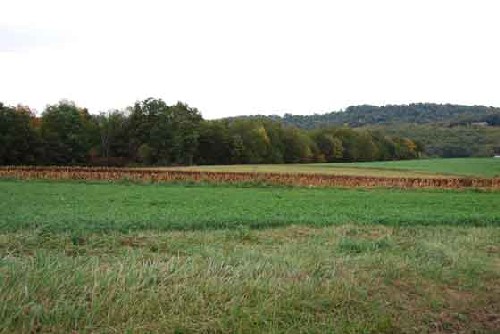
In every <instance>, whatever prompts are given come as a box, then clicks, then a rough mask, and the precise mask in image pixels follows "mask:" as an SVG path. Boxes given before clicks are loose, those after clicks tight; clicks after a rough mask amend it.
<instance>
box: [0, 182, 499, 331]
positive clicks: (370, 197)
mask: <svg viewBox="0 0 500 334" xmlns="http://www.w3.org/2000/svg"><path fill="white" fill-rule="evenodd" d="M0 190H1V191H0V213H1V217H2V218H1V221H0V222H1V224H0V232H1V234H0V255H1V262H0V263H1V267H0V280H1V281H0V298H1V300H2V301H3V303H2V306H1V308H0V323H2V325H3V326H2V328H3V331H4V332H6V333H11V332H29V331H41V332H69V331H72V330H74V331H76V332H127V331H130V332H176V333H189V332H245V333H246V332H283V333H284V332H332V331H335V332H339V333H383V332H386V333H393V332H428V331H430V332H458V331H464V332H472V331H474V330H475V331H482V332H486V333H488V332H491V333H494V332H496V331H497V330H498V329H499V318H498V314H499V311H500V304H499V300H500V299H499V298H498V296H500V290H499V286H500V271H499V265H500V250H499V248H498V245H499V244H500V228H499V225H500V207H499V206H498V203H499V202H500V192H497V191H474V190H461V191H454V190H399V189H337V188H312V189H308V188H300V187H299V188H297V187H292V188H289V187H255V186H252V187H244V186H237V185H232V186H231V185H218V186H214V185H183V184H136V183H130V182H125V183H102V182H93V183H92V182H91V183H88V182H75V181H62V182H61V181H59V182H56V181H41V180H36V181H19V180H1V181H0Z"/></svg>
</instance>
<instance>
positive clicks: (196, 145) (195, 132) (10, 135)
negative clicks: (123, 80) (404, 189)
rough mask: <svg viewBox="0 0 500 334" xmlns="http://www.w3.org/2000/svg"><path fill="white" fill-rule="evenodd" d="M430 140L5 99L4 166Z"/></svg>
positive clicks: (398, 155)
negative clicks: (37, 109)
mask: <svg viewBox="0 0 500 334" xmlns="http://www.w3.org/2000/svg"><path fill="white" fill-rule="evenodd" d="M423 151H424V146H423V144H422V142H420V141H415V140H412V139H411V138H407V137H406V136H396V135H389V134H388V133H386V132H385V131H381V130H379V129H352V128H350V127H349V126H330V127H322V128H318V129H300V128H299V127H297V126H294V125H290V124H284V123H283V122H281V121H279V120H273V119H269V118H266V117H261V118H259V117H256V118H235V119H221V120H205V119H203V117H202V116H201V113H200V111H199V110H198V109H196V108H192V107H190V106H188V105H187V104H184V103H181V102H178V103H177V104H175V105H167V104H166V103H165V102H164V101H163V100H161V99H154V98H149V99H146V100H143V101H138V102H136V103H135V104H134V105H133V106H130V107H128V108H126V109H125V110H123V111H120V110H114V111H110V112H107V113H101V114H98V115H93V114H90V113H89V112H88V110H87V109H85V108H81V107H79V106H76V105H75V104H74V103H73V102H70V101H60V102H59V103H57V104H54V105H48V106H47V107H46V108H45V110H44V111H43V112H42V114H41V116H37V115H35V114H34V113H33V112H32V111H31V110H30V108H29V107H25V106H16V107H14V106H8V105H4V104H2V103H0V164H2V165H96V166H99V165H101V166H125V165H127V166H133V165H148V166H149V165H159V166H160V165H161V166H168V165H192V164H246V163H252V164H255V163H301V162H337V161H343V162H354V161H377V160H403V159H414V158H417V157H419V156H420V155H421V154H422V152H423Z"/></svg>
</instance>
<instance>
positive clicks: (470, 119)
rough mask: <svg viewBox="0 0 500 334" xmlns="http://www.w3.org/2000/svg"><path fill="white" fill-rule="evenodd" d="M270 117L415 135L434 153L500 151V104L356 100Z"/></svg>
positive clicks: (305, 126)
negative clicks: (338, 107)
mask: <svg viewBox="0 0 500 334" xmlns="http://www.w3.org/2000/svg"><path fill="white" fill-rule="evenodd" d="M243 118H264V119H272V120H275V121H279V122H282V123H283V124H286V125H293V126H296V127H298V128H302V129H315V128H325V127H331V126H335V127H339V126H349V127H353V128H358V129H363V130H366V129H368V130H378V131H382V132H384V133H388V134H391V135H393V136H400V137H408V138H412V139H414V140H416V141H418V142H420V143H422V144H423V145H424V146H425V153H426V154H427V155H429V156H440V157H467V156H491V155H493V154H494V153H495V152H500V108H495V107H485V106H461V105H451V104H432V103H417V104H410V105H387V106H381V107H378V106H370V105H362V106H351V107H348V108H347V109H346V110H345V111H338V112H330V113H327V114H323V115H319V114H314V115H290V114H285V115H284V116H283V117H281V116H276V115H271V116H243Z"/></svg>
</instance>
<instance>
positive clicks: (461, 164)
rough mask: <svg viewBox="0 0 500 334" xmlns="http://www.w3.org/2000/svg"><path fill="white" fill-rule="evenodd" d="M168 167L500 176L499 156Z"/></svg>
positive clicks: (398, 174) (365, 174) (242, 170)
mask: <svg viewBox="0 0 500 334" xmlns="http://www.w3.org/2000/svg"><path fill="white" fill-rule="evenodd" d="M162 169H167V170H172V169H174V170H188V171H212V172H261V173H294V172H295V173H314V174H333V175H351V176H375V177H423V178H431V177H439V176H441V177H443V176H473V177H500V159H499V158H454V159H419V160H402V161H381V162H358V163H313V164H286V165H227V166H194V167H168V168H162Z"/></svg>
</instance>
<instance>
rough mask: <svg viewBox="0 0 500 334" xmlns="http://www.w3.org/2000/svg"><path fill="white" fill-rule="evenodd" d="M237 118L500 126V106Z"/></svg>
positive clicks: (353, 109)
mask: <svg viewBox="0 0 500 334" xmlns="http://www.w3.org/2000/svg"><path fill="white" fill-rule="evenodd" d="M236 118H266V119H272V120H275V121H281V122H283V123H285V124H288V125H295V126H297V127H299V128H304V129H312V128H318V127H325V126H332V125H348V126H351V127H361V126H366V125H391V124H434V125H435V124H440V125H448V126H454V125H470V124H473V123H476V124H478V125H486V126H500V108H498V107H487V106H463V105H453V104H435V103H413V104H408V105H386V106H372V105H360V106H350V107H348V108H347V109H346V110H345V111H334V112H330V113H326V114H314V115H291V114H285V115H284V116H283V117H281V116H278V115H267V116H266V115H257V116H239V117H229V118H228V119H236Z"/></svg>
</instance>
